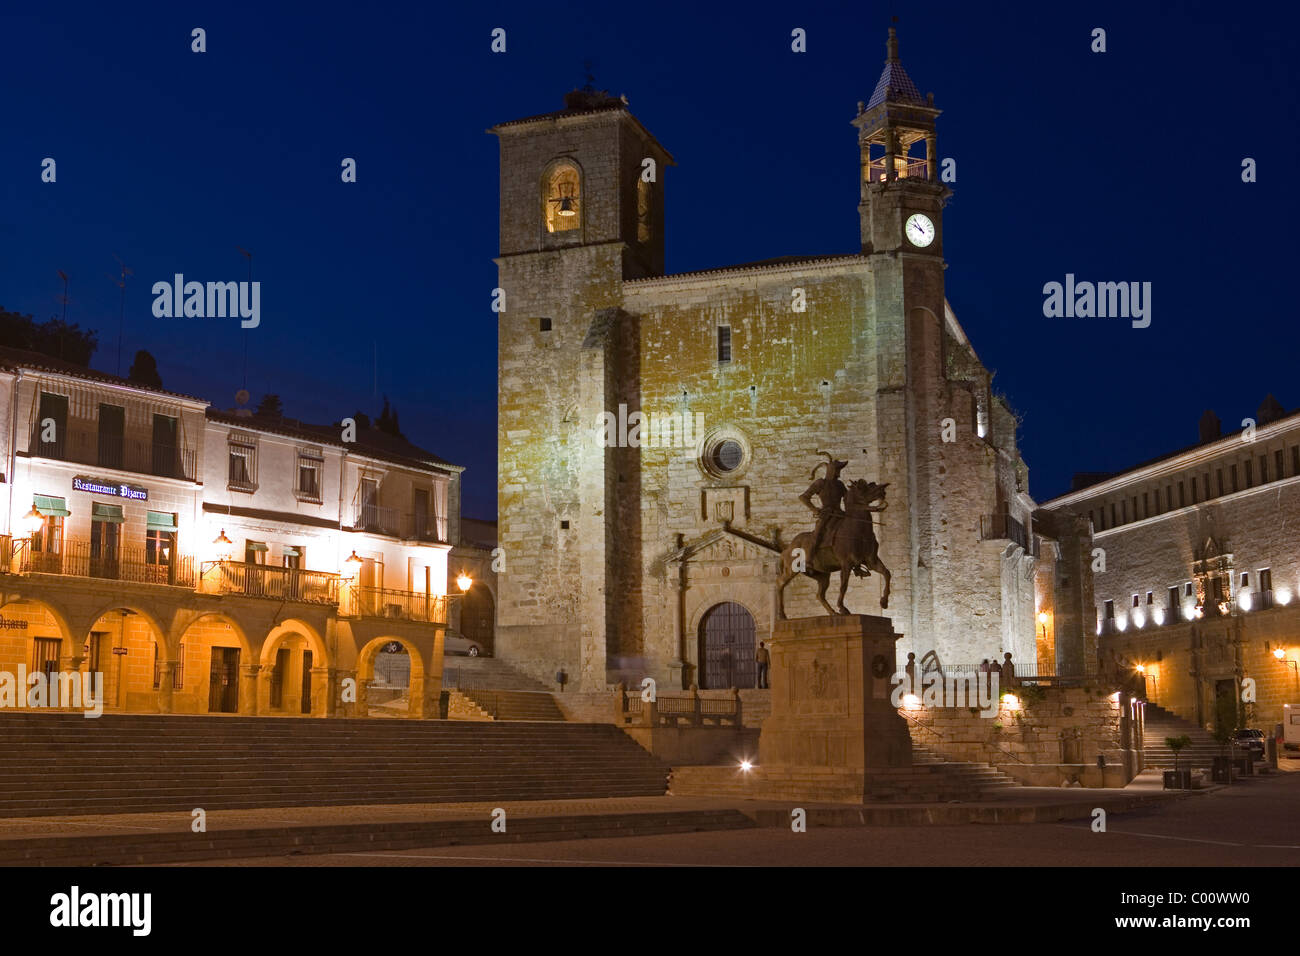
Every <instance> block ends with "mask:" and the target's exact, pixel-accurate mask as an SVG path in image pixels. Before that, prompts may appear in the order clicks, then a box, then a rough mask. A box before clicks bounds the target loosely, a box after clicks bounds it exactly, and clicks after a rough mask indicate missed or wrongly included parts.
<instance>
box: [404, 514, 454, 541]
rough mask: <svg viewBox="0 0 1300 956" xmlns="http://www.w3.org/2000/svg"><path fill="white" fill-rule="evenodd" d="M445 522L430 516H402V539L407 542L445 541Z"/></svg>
mask: <svg viewBox="0 0 1300 956" xmlns="http://www.w3.org/2000/svg"><path fill="white" fill-rule="evenodd" d="M446 524H447V523H446V521H445V520H442V519H439V518H438V517H437V516H435V515H431V514H422V515H417V514H408V515H403V516H402V537H403V538H405V539H406V540H408V541H437V542H445V541H446V536H447V532H446V530H445V529H446Z"/></svg>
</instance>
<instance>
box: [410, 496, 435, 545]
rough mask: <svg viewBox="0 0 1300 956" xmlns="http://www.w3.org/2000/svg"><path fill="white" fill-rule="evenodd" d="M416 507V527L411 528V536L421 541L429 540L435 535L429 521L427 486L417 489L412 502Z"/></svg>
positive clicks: (414, 522)
mask: <svg viewBox="0 0 1300 956" xmlns="http://www.w3.org/2000/svg"><path fill="white" fill-rule="evenodd" d="M412 507H413V508H414V509H415V516H414V521H413V524H414V527H413V528H412V529H411V537H413V538H417V539H419V540H421V541H427V540H429V539H431V538H432V537H434V534H433V526H432V525H431V524H430V523H429V492H428V489H425V488H416V489H415V498H414V500H413V502H412Z"/></svg>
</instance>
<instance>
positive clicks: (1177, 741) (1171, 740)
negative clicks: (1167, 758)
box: [1165, 734, 1192, 773]
mask: <svg viewBox="0 0 1300 956" xmlns="http://www.w3.org/2000/svg"><path fill="white" fill-rule="evenodd" d="M1191 743H1192V738H1191V737H1189V736H1187V735H1186V734H1179V735H1178V736H1177V737H1166V738H1165V746H1166V747H1168V748H1169V749H1170V750H1172V751H1173V752H1174V773H1177V772H1178V754H1179V752H1180V751H1182V749H1183V748H1184V747H1188V746H1191Z"/></svg>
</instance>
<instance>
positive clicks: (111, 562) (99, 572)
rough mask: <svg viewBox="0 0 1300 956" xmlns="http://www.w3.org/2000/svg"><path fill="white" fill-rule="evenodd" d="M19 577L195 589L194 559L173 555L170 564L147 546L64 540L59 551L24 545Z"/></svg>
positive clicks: (16, 560)
mask: <svg viewBox="0 0 1300 956" xmlns="http://www.w3.org/2000/svg"><path fill="white" fill-rule="evenodd" d="M14 563H15V564H16V565H17V567H16V568H15V570H16V571H17V572H18V573H19V574H60V575H66V576H68V577H79V578H101V579H106V580H110V581H128V582H131V583H133V584H166V585H170V586H172V587H182V588H192V587H194V585H195V582H196V578H195V576H194V557H193V556H192V555H188V554H176V553H174V552H173V553H172V554H171V556H170V558H169V559H168V560H166V561H162V560H159V558H158V557H157V552H154V553H153V554H150V552H149V551H148V549H147V548H145V546H143V545H123V544H118V545H116V546H115V547H112V548H110V547H107V546H106V545H104V544H102V543H101V544H100V546H99V547H98V548H92V547H91V542H90V541H87V540H85V539H84V538H64V539H63V542H62V547H61V549H60V550H58V551H33V550H32V547H31V542H30V541H26V540H24V541H22V542H20V547H19V552H18V554H17V555H15V556H14Z"/></svg>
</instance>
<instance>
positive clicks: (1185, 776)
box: [1165, 734, 1192, 790]
mask: <svg viewBox="0 0 1300 956" xmlns="http://www.w3.org/2000/svg"><path fill="white" fill-rule="evenodd" d="M1191 742H1192V738H1191V737H1188V736H1187V735H1186V734H1182V735H1180V736H1178V737H1166V738H1165V746H1166V747H1168V748H1169V749H1170V750H1172V751H1173V752H1174V769H1173V770H1166V771H1165V789H1166V790H1190V789H1192V772H1191V771H1190V770H1182V769H1180V768H1179V766H1178V754H1179V753H1180V752H1181V751H1182V749H1183V748H1184V747H1187V746H1189V745H1190V744H1191Z"/></svg>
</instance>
